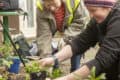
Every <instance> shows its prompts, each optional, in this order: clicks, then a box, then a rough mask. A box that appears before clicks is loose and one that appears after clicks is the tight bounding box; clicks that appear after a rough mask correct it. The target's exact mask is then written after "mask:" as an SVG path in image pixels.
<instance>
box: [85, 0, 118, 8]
mask: <svg viewBox="0 0 120 80" xmlns="http://www.w3.org/2000/svg"><path fill="white" fill-rule="evenodd" d="M84 3H85V5H89V6H101V7H113V6H114V4H115V3H116V0H84Z"/></svg>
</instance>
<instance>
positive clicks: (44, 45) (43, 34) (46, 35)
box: [36, 9, 52, 54]
mask: <svg viewBox="0 0 120 80" xmlns="http://www.w3.org/2000/svg"><path fill="white" fill-rule="evenodd" d="M42 15H44V14H43V13H42V12H41V11H40V10H39V9H37V18H36V19H37V20H36V21H37V44H38V49H39V52H41V53H45V54H46V53H51V38H52V33H51V30H50V25H49V21H48V20H47V19H45V18H43V17H42Z"/></svg>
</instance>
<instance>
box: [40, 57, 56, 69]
mask: <svg viewBox="0 0 120 80" xmlns="http://www.w3.org/2000/svg"><path fill="white" fill-rule="evenodd" d="M39 64H40V66H43V67H49V66H53V64H54V59H53V58H44V59H41V60H40V61H39Z"/></svg>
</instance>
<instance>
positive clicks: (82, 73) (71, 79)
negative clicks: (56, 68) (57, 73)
mask: <svg viewBox="0 0 120 80" xmlns="http://www.w3.org/2000/svg"><path fill="white" fill-rule="evenodd" d="M89 73H90V70H89V68H88V67H87V66H86V65H84V66H82V67H81V68H80V69H78V70H76V71H75V72H72V73H71V74H69V75H67V76H66V77H67V80H83V79H85V78H87V77H88V75H89Z"/></svg>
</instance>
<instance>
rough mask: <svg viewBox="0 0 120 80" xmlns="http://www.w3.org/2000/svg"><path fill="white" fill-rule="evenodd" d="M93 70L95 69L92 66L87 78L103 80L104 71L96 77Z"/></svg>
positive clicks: (89, 79)
mask: <svg viewBox="0 0 120 80" xmlns="http://www.w3.org/2000/svg"><path fill="white" fill-rule="evenodd" d="M95 71H96V68H95V67H93V68H92V70H91V72H90V75H89V77H88V79H87V80H105V74H104V73H103V74H101V75H99V76H97V77H96V75H95Z"/></svg>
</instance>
